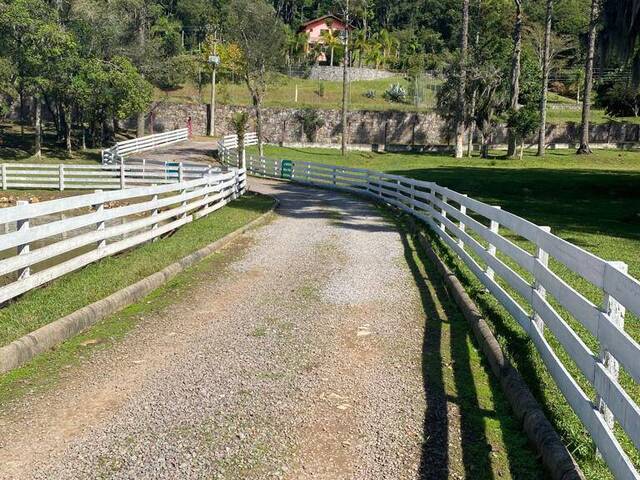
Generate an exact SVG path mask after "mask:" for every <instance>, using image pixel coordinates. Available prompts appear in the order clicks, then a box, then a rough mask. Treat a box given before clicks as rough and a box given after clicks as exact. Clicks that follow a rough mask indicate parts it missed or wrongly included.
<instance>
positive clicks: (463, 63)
mask: <svg viewBox="0 0 640 480" xmlns="http://www.w3.org/2000/svg"><path fill="white" fill-rule="evenodd" d="M461 37H462V38H461V42H460V43H461V44H460V81H459V85H458V88H459V90H458V108H457V125H456V150H455V157H456V158H462V156H463V155H464V134H465V131H466V128H465V116H466V108H467V103H466V101H465V100H466V96H467V95H466V89H467V49H468V46H469V0H463V2H462V35H461Z"/></svg>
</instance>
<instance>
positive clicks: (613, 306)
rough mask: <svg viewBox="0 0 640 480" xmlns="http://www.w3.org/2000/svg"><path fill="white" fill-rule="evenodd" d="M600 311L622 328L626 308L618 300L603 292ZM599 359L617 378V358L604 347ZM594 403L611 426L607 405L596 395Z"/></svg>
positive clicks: (624, 266) (625, 267) (617, 265)
mask: <svg viewBox="0 0 640 480" xmlns="http://www.w3.org/2000/svg"><path fill="white" fill-rule="evenodd" d="M609 265H611V267H613V268H615V269H617V270H620V271H621V272H622V273H627V272H628V271H629V266H628V265H627V264H626V263H624V262H609ZM602 311H603V312H604V313H605V314H606V315H607V316H608V317H609V318H610V319H611V323H613V324H614V325H615V326H617V327H618V328H620V329H621V330H622V329H624V315H625V313H626V309H625V307H624V305H622V304H621V303H620V302H618V301H617V300H616V299H615V298H613V297H612V296H611V295H609V294H608V293H607V292H605V295H604V300H603V302H602ZM599 357H600V361H602V363H603V364H604V367H605V368H606V369H607V370H608V371H609V373H610V374H611V376H612V377H613V378H615V379H616V380H617V379H618V374H619V372H620V364H619V363H618V360H616V358H615V357H614V356H613V355H612V354H611V352H609V350H607V349H606V345H605V348H602V347H601V349H600V355H599ZM596 405H598V409H599V410H600V412H601V413H602V415H603V417H604V420H605V422H607V425H609V428H613V425H614V420H615V419H614V417H613V413H612V412H611V410H609V407H607V405H606V404H605V403H604V401H603V400H602V398H600V396H599V395H598V396H597V397H596Z"/></svg>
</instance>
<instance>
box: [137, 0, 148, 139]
mask: <svg viewBox="0 0 640 480" xmlns="http://www.w3.org/2000/svg"><path fill="white" fill-rule="evenodd" d="M146 14H147V12H146V9H145V2H142V7H141V10H140V11H139V12H138V15H139V18H138V21H139V22H140V23H139V24H138V45H139V48H140V51H141V52H142V53H143V54H144V46H145V43H146ZM138 68H139V66H138ZM141 75H142V77H143V78H144V73H142V74H141ZM144 117H145V114H144V112H140V113H138V118H137V122H136V123H137V128H136V136H137V137H144Z"/></svg>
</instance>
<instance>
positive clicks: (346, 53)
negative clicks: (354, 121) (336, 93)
mask: <svg viewBox="0 0 640 480" xmlns="http://www.w3.org/2000/svg"><path fill="white" fill-rule="evenodd" d="M344 23H345V30H344V61H343V62H342V63H343V69H342V156H343V157H344V156H346V155H347V131H348V127H347V106H348V105H347V103H348V93H347V89H348V88H349V0H346V8H345V14H344Z"/></svg>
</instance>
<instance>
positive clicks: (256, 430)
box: [0, 180, 460, 479]
mask: <svg viewBox="0 0 640 480" xmlns="http://www.w3.org/2000/svg"><path fill="white" fill-rule="evenodd" d="M252 189H254V190H258V191H261V192H265V193H270V194H273V195H276V196H277V197H278V198H279V199H280V201H281V207H280V209H279V211H278V213H277V215H276V216H275V218H274V219H273V221H271V222H270V223H268V224H266V225H264V226H262V227H260V228H258V229H256V230H253V231H251V232H249V233H247V234H246V235H244V236H243V238H241V239H240V241H238V242H235V243H234V245H232V246H231V247H229V251H228V252H227V257H228V259H227V260H226V263H225V264H223V265H218V267H217V268H216V269H211V270H210V271H205V272H202V274H201V276H200V280H199V281H197V282H194V285H193V286H192V288H191V289H190V290H189V293H188V295H186V296H185V298H184V299H183V301H181V302H179V303H177V304H174V305H171V306H169V307H166V308H165V309H163V310H162V311H161V313H159V314H156V315H153V318H145V319H144V320H143V321H142V323H141V324H140V325H139V326H138V328H136V329H135V330H134V331H133V332H132V333H131V334H129V335H128V336H127V337H126V338H125V339H124V340H123V341H121V342H119V343H117V344H116V345H115V346H114V347H112V348H109V349H104V350H102V351H96V352H95V353H93V354H92V355H90V356H89V357H88V358H87V359H85V360H84V361H83V362H81V364H80V365H79V366H77V367H73V368H72V369H71V370H70V371H69V372H66V373H65V374H63V375H62V377H63V378H62V380H61V381H60V382H58V384H57V385H56V386H55V387H53V388H51V389H48V390H45V391H42V392H35V393H33V394H32V395H29V396H27V397H26V398H24V399H22V400H20V401H19V402H16V403H15V404H13V405H11V406H10V408H9V409H8V410H7V411H4V412H0V431H1V432H2V435H1V436H0V478H2V479H14V478H15V479H32V478H33V479H89V478H110V479H111V478H113V479H157V478H161V479H178V478H194V479H200V478H202V479H205V478H230V479H234V478H256V479H263V478H265V479H266V478H287V479H304V478H326V479H337V478H340V479H343V478H344V479H403V478H416V477H417V476H418V472H419V471H422V476H423V477H424V478H446V471H445V470H442V469H441V468H440V466H439V460H438V458H437V455H442V453H441V451H440V450H442V448H440V450H439V451H438V452H435V453H433V455H434V456H433V458H423V456H424V455H425V454H426V455H431V453H430V450H429V449H427V450H425V451H423V444H431V445H432V444H433V442H431V443H429V438H425V437H429V435H430V434H429V429H428V428H427V431H426V433H425V426H424V424H423V423H424V420H425V412H426V411H427V400H426V398H428V395H425V387H424V385H423V372H422V349H423V342H424V338H423V337H424V326H425V320H427V321H428V319H426V316H427V315H426V314H425V310H424V308H423V307H422V303H421V298H420V293H419V291H418V288H417V287H416V282H415V280H414V278H413V276H412V273H411V271H410V269H409V268H408V266H407V264H406V262H405V257H404V255H405V252H404V249H405V246H404V245H403V242H402V239H401V236H400V234H399V233H398V232H397V231H396V229H395V228H394V226H393V225H392V224H390V223H389V222H388V221H387V220H386V219H385V218H384V217H383V216H382V215H381V213H380V211H379V210H378V209H376V207H375V206H372V205H369V204H368V203H366V202H364V201H361V200H357V199H354V198H351V197H349V196H344V195H340V194H335V193H332V192H327V191H321V190H310V189H307V188H305V187H301V186H296V185H292V184H285V183H277V182H270V181H264V180H252ZM444 411H445V412H446V407H445V408H444ZM445 416H446V413H445ZM429 418H430V421H432V422H433V432H432V433H431V434H432V435H433V434H436V433H437V432H438V428H441V425H448V426H445V427H444V428H448V429H450V430H451V429H452V428H455V424H456V422H455V420H452V419H449V421H448V422H447V420H446V419H442V418H440V419H439V418H438V415H430V416H429ZM439 424H441V425H439ZM459 437H460V436H459V435H457V436H456V435H454V434H449V442H450V444H451V445H449V450H450V451H451V452H454V453H453V455H458V454H456V453H455V452H457V451H458V450H459V449H460V448H459V445H457V446H456V445H455V444H456V442H459ZM436 443H437V442H436ZM441 447H442V446H441ZM444 450H445V452H446V450H447V446H446V445H445V446H444ZM425 452H426V453H425ZM445 455H446V453H445ZM455 461H456V460H455V459H450V460H449V464H450V467H449V468H452V467H451V465H454V464H455ZM421 465H422V467H421ZM425 465H427V469H426V470H425ZM430 465H431V467H432V468H431V467H430Z"/></svg>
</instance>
